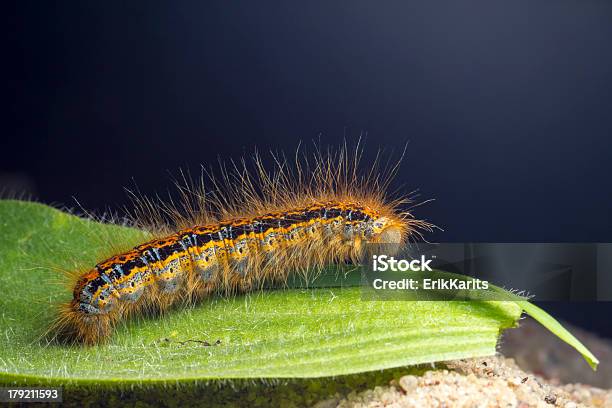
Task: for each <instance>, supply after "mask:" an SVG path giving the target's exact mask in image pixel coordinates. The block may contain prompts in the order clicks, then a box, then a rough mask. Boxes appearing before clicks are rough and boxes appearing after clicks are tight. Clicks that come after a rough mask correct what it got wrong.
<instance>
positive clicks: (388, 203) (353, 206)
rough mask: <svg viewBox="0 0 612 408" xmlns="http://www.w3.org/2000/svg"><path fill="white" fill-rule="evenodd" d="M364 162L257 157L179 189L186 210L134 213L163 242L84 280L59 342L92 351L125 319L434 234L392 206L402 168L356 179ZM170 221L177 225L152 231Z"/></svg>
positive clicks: (158, 206) (143, 208)
mask: <svg viewBox="0 0 612 408" xmlns="http://www.w3.org/2000/svg"><path fill="white" fill-rule="evenodd" d="M296 157H297V156H296ZM359 157H360V150H359V148H357V149H356V150H355V151H354V156H353V155H351V156H349V151H348V149H346V147H344V148H342V149H340V151H339V152H338V153H336V154H334V153H329V152H328V153H326V154H321V153H318V154H317V155H315V159H314V162H313V163H312V164H311V163H309V162H308V160H306V159H305V158H296V161H295V163H294V165H293V166H292V167H291V166H289V165H288V163H287V161H286V160H280V159H279V158H278V157H275V163H276V169H275V171H273V172H271V173H268V172H266V170H265V169H264V167H263V165H262V163H261V161H260V159H259V157H258V156H256V159H255V172H254V173H251V172H249V171H248V170H247V166H246V164H245V163H244V161H243V162H242V167H240V168H239V167H238V166H236V165H234V170H233V171H232V172H227V171H226V170H225V169H224V168H223V183H222V184H221V183H220V182H219V181H217V180H215V179H214V178H211V180H210V184H211V186H212V190H211V191H205V189H204V186H203V184H200V185H199V186H198V187H195V188H194V187H193V186H192V187H191V188H189V189H187V188H185V187H180V188H179V190H180V192H181V193H182V197H183V201H182V205H181V206H176V205H174V204H167V203H161V202H159V203H156V202H154V201H151V200H147V199H142V200H140V201H139V202H138V206H137V207H136V213H137V215H138V216H139V218H140V219H141V220H142V219H145V220H148V221H149V225H147V229H148V230H149V231H151V233H152V235H153V236H155V237H157V238H156V239H153V240H150V241H149V242H145V243H143V244H141V245H138V246H137V247H135V248H133V249H130V250H128V251H125V252H122V253H118V254H116V255H115V256H112V257H110V258H108V259H106V260H103V261H102V262H100V263H98V264H97V265H95V266H94V267H93V268H92V269H90V270H88V271H86V272H85V273H82V274H78V275H77V279H76V282H75V283H74V285H73V299H72V301H71V302H70V303H68V304H66V305H63V306H62V308H61V313H60V316H59V318H58V320H57V321H56V322H55V324H54V326H53V328H52V332H54V333H55V336H56V337H57V338H59V339H63V340H66V341H71V342H80V343H86V344H95V343H98V342H100V341H103V340H104V339H106V338H108V337H109V336H110V334H111V332H112V329H113V327H114V326H115V325H116V323H117V322H118V321H120V320H121V319H123V318H125V317H127V316H128V315H131V314H137V313H142V312H147V311H150V310H163V309H165V308H166V307H168V306H169V305H172V304H174V303H177V302H178V301H184V300H197V299H201V298H203V297H205V296H207V295H209V294H212V293H214V292H225V293H228V292H241V291H248V290H251V289H253V288H254V287H262V286H263V284H265V283H268V282H277V281H283V280H285V279H286V278H287V273H288V272H289V271H302V272H304V271H312V270H314V271H318V270H321V269H322V268H323V267H324V266H325V265H327V264H330V263H335V262H343V261H345V260H347V259H349V260H352V261H353V262H356V261H357V260H359V259H360V258H361V256H362V254H363V251H364V244H367V243H393V244H402V243H404V242H406V240H407V239H408V238H409V237H410V236H411V235H412V234H415V233H416V234H419V232H418V229H419V228H425V229H429V228H430V227H431V224H429V223H427V222H425V221H420V220H416V219H414V218H413V217H412V215H411V214H410V213H409V212H408V211H402V210H401V209H400V207H401V206H402V205H404V204H405V203H407V202H408V200H407V199H405V198H398V199H395V200H389V199H387V198H386V197H385V192H384V189H385V188H386V187H387V184H388V182H389V181H390V178H391V177H392V176H393V175H394V173H395V171H396V169H397V167H396V166H393V167H392V168H391V169H390V170H389V171H385V172H380V171H379V162H378V160H376V161H375V163H374V164H373V166H372V167H371V168H370V170H369V171H368V172H367V174H366V175H364V176H359V175H358V162H359ZM251 174H255V176H254V177H253V176H252V175H251ZM164 215H165V216H166V218H168V217H167V216H168V215H169V216H170V218H172V219H173V222H172V223H171V224H170V225H164V226H162V227H161V228H160V227H159V226H157V227H151V224H154V223H156V222H158V221H157V220H158V219H160V217H163V216H164ZM173 228H174V230H173ZM177 230H178V232H172V231H177Z"/></svg>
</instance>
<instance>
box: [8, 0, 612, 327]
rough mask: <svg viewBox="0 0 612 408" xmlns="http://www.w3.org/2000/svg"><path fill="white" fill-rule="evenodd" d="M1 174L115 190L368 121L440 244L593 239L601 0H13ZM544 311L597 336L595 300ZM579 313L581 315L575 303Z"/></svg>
mask: <svg viewBox="0 0 612 408" xmlns="http://www.w3.org/2000/svg"><path fill="white" fill-rule="evenodd" d="M3 14H4V15H5V19H6V22H5V24H3V26H4V27H3V30H4V31H5V35H4V36H3V38H4V40H5V42H6V45H7V46H6V47H4V48H3V54H4V55H3V61H4V62H3V66H4V68H5V69H6V71H5V74H4V75H3V79H4V81H3V83H4V87H5V90H4V92H3V98H4V99H5V104H6V105H5V109H4V112H3V115H5V119H4V120H3V121H2V151H3V155H2V161H1V164H0V170H2V172H3V173H5V174H19V175H22V176H24V177H26V178H28V179H29V180H30V181H31V183H32V184H33V186H34V189H35V191H36V196H37V197H38V198H39V199H40V200H42V201H44V202H57V203H63V204H68V205H73V204H74V201H73V199H72V196H75V197H77V198H78V200H79V202H80V203H81V204H82V205H83V206H84V207H85V208H88V209H98V210H102V209H104V208H105V207H111V208H117V207H119V206H120V205H122V204H124V203H126V201H127V200H126V196H125V194H124V192H123V186H126V185H131V184H132V179H134V180H135V181H136V183H137V184H138V186H139V187H140V189H141V190H142V191H143V192H144V193H153V192H154V191H164V190H165V189H166V188H168V187H169V186H170V182H169V179H168V175H167V170H172V171H174V170H176V169H178V168H179V167H182V168H189V169H192V170H196V171H197V169H198V168H199V164H200V163H211V162H214V161H216V160H217V156H221V157H234V158H236V157H239V156H241V155H244V154H247V155H248V154H250V153H251V152H252V151H253V149H254V147H255V146H257V147H258V148H259V150H261V151H266V150H268V149H270V148H274V149H283V150H286V151H289V152H291V151H293V150H294V149H295V147H296V145H297V143H298V141H299V140H303V141H310V140H311V139H314V138H318V136H319V134H320V135H321V136H320V137H321V141H322V143H323V144H335V143H338V142H339V141H341V140H342V138H343V137H346V138H347V139H349V140H353V139H355V138H356V137H358V136H359V135H360V134H362V133H364V134H365V133H367V136H366V146H367V147H368V148H369V149H370V150H369V151H368V154H369V155H371V154H372V153H373V151H374V150H375V149H376V148H377V147H378V146H383V147H386V148H387V149H389V150H396V151H397V150H401V148H402V147H403V145H404V143H405V142H406V141H408V140H409V141H410V143H409V145H408V146H409V148H408V158H407V159H406V160H405V161H404V165H403V167H402V171H401V172H400V175H399V177H398V180H397V181H398V183H401V184H403V185H404V186H405V189H406V190H408V191H409V190H412V189H415V188H420V191H421V194H422V198H423V199H427V198H435V199H436V201H435V202H433V203H430V204H428V205H426V206H423V207H421V208H419V209H418V212H417V214H418V215H419V216H422V217H426V218H428V219H430V220H432V221H434V222H435V223H436V224H438V225H440V226H441V227H443V228H444V229H445V231H444V232H443V233H438V234H436V235H435V236H433V237H431V238H432V239H434V240H439V241H458V242H459V241H464V242H465V241H490V242H548V241H553V242H559V241H561V242H581V241H585V242H612V216H611V214H610V209H611V204H610V203H611V202H612V189H611V188H610V184H611V183H610V174H612V163H611V160H610V159H611V158H612V152H611V147H612V142H611V141H610V137H611V136H612V45H611V40H612V3H610V2H605V1H538V2H534V1H527V0H524V1H512V2H499V1H470V2H456V1H427V2H419V3H413V2H385V3H376V2H361V1H353V2H333V3H331V4H330V2H311V3H308V4H304V3H297V2H296V3H293V2H292V3H288V2H238V3H231V4H230V3H225V2H197V1H196V2H187V1H181V2H152V1H149V2H131V3H130V4H128V5H122V4H119V2H114V3H110V2H95V4H87V3H86V2H63V3H60V4H55V5H54V4H50V2H19V3H18V4H17V5H14V6H13V8H12V9H11V8H9V9H5V10H4V13H3ZM550 307H551V308H553V311H555V310H556V311H558V313H560V314H561V315H562V316H564V317H566V318H567V319H570V320H572V321H574V322H575V323H577V324H580V325H582V326H585V327H587V328H591V329H593V330H597V331H599V332H600V333H602V334H607V335H612V328H611V327H610V325H609V324H608V323H607V322H605V321H606V320H609V319H608V318H609V314H610V312H612V307H610V305H609V304H598V305H593V304H591V305H589V304H580V305H576V304H571V305H565V304H556V305H551V306H550ZM587 312H590V313H593V314H592V315H590V316H589V315H587V314H586V313H587Z"/></svg>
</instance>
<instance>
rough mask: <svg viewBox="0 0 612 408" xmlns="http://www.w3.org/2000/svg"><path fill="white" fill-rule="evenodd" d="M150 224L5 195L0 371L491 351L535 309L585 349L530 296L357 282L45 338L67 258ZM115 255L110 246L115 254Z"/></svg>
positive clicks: (144, 374) (102, 374)
mask: <svg viewBox="0 0 612 408" xmlns="http://www.w3.org/2000/svg"><path fill="white" fill-rule="evenodd" d="M146 238H147V236H146V234H144V233H143V232H141V231H138V230H134V229H131V228H126V227H120V226H117V225H110V224H102V223H98V222H94V221H90V220H87V219H84V218H79V217H76V216H74V215H70V214H67V213H65V212H62V211H59V210H56V209H54V208H51V207H48V206H45V205H41V204H37V203H30V202H21V201H10V200H9V201H0V293H2V296H0V382H5V383H7V382H12V383H48V384H53V383H55V384H62V385H66V384H74V385H79V384H81V385H87V384H98V385H100V384H107V385H110V386H112V385H113V384H160V383H175V382H177V381H179V382H186V383H189V382H193V381H216V380H227V379H261V378H313V377H328V376H339V375H348V374H354V373H361V372H366V371H374V370H382V369H388V368H393V367H400V366H405V365H414V364H421V363H430V362H436V361H443V360H449V359H457V358H468V357H477V356H485V355H491V354H494V353H495V348H496V344H497V340H498V337H499V334H500V332H501V331H502V330H503V329H506V328H510V327H515V326H516V324H517V321H518V319H519V317H520V315H521V312H522V310H523V309H524V310H526V311H527V312H529V313H530V314H532V315H533V316H534V317H535V318H536V319H538V320H540V321H541V322H542V323H543V324H544V325H545V326H546V327H548V328H549V329H551V330H552V331H553V332H555V333H557V334H558V335H559V336H560V337H561V338H562V339H564V340H565V341H567V342H568V343H570V344H572V345H573V346H574V347H576V348H577V349H578V350H579V351H580V352H581V353H583V355H585V357H586V358H587V359H588V360H589V362H590V363H591V364H592V365H595V364H596V363H597V360H596V359H595V357H593V356H592V355H591V354H590V353H589V352H588V350H586V349H585V348H584V346H582V345H581V344H580V343H579V342H578V341H577V340H576V339H575V338H573V337H572V336H571V335H570V334H569V333H567V332H566V331H565V330H564V329H563V328H562V327H561V326H560V325H559V324H558V323H557V322H556V321H554V319H552V318H551V317H550V316H548V315H545V314H543V313H544V312H543V311H541V310H540V309H537V308H535V306H533V305H531V304H529V303H527V302H516V301H513V300H510V301H503V302H502V301H478V302H477V301H453V302H438V301H415V302H392V301H378V302H377V301H363V300H362V299H361V292H360V289H359V288H358V287H312V288H293V289H281V290H270V291H263V292H255V293H251V294H247V295H243V296H238V297H234V298H213V299H209V300H206V301H203V302H201V303H200V304H199V305H198V306H195V307H190V308H175V309H173V310H171V311H170V312H168V313H167V315H165V316H163V317H158V318H140V319H132V320H130V321H128V322H127V323H125V324H122V325H120V326H119V327H118V328H117V331H116V333H115V334H114V335H113V337H112V339H111V340H110V341H109V342H108V343H106V344H103V345H99V346H92V347H81V346H62V345H57V344H46V343H44V342H41V341H40V340H39V339H40V336H41V334H42V333H44V331H45V330H46V329H47V327H48V325H49V323H50V322H51V321H52V319H53V318H54V316H55V313H56V309H55V305H57V304H58V303H60V302H62V301H67V300H69V299H70V297H71V291H70V288H68V287H65V286H62V285H61V284H59V282H61V281H62V279H61V276H62V274H61V272H60V270H75V268H76V270H80V269H79V268H82V267H83V266H84V265H90V266H91V265H94V264H95V263H96V262H97V261H99V260H100V259H99V257H100V248H101V247H103V246H104V245H103V244H104V243H105V242H108V241H110V242H112V243H113V244H114V245H115V246H117V247H124V248H128V247H131V246H134V245H136V244H137V243H139V242H141V241H142V240H144V239H146ZM107 255H110V254H107Z"/></svg>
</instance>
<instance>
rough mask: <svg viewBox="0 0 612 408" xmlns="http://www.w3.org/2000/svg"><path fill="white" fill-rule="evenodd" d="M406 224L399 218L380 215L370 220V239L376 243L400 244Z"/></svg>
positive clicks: (403, 238)
mask: <svg viewBox="0 0 612 408" xmlns="http://www.w3.org/2000/svg"><path fill="white" fill-rule="evenodd" d="M405 235H406V225H405V223H404V222H402V221H401V220H399V219H394V218H392V217H386V216H381V217H378V218H376V219H375V220H373V221H372V232H371V239H370V240H369V241H370V242H372V243H376V244H394V245H399V244H402V243H403V242H404V240H405Z"/></svg>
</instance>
